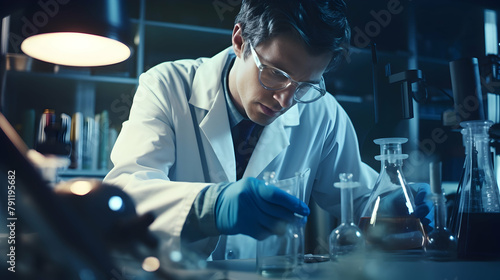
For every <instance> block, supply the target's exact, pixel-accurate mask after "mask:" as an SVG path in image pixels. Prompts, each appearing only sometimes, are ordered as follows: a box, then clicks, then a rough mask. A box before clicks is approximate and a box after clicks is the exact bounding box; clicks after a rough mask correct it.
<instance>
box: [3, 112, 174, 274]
mask: <svg viewBox="0 0 500 280" xmlns="http://www.w3.org/2000/svg"><path fill="white" fill-rule="evenodd" d="M28 152H29V150H28V148H27V147H26V145H25V144H24V142H23V141H22V139H21V138H20V137H19V135H18V134H17V133H16V131H15V130H14V128H13V127H12V126H11V125H10V123H9V122H8V121H7V119H6V118H5V117H4V116H3V114H1V113H0V171H1V173H0V174H2V175H0V179H1V180H2V182H6V183H8V189H9V190H10V191H11V193H9V196H8V197H7V192H2V193H0V198H1V199H2V201H7V200H8V199H9V200H10V201H13V202H14V203H15V207H12V208H13V209H12V211H11V212H9V216H8V217H6V216H4V215H6V214H3V213H4V212H2V213H0V217H2V218H4V219H8V220H9V221H10V223H11V224H12V228H14V226H15V245H14V244H11V245H9V246H14V247H9V249H12V248H14V249H13V250H12V251H14V250H15V257H11V259H12V264H15V269H16V276H17V277H19V279H55V280H59V279H64V280H66V279H96V280H100V279H119V277H124V276H123V269H124V268H125V267H126V268H127V269H129V272H127V273H129V275H133V276H137V277H139V278H141V279H174V278H175V277H174V274H173V272H171V271H170V270H169V269H170V268H171V267H170V263H162V266H161V267H160V268H158V270H156V271H154V272H148V271H145V270H144V269H143V267H142V266H141V264H143V260H145V257H146V256H151V257H153V256H155V254H157V253H158V252H157V250H154V249H152V248H153V247H156V239H154V238H153V237H152V236H151V235H150V233H149V231H148V226H149V224H150V223H151V222H152V220H153V219H154V218H153V217H152V216H151V215H149V214H145V215H137V214H136V212H135V206H134V205H133V203H132V200H131V199H130V198H129V197H128V196H127V195H126V194H125V193H124V192H123V191H121V190H120V189H118V188H116V187H112V186H106V185H102V184H100V183H98V182H91V181H83V180H82V181H75V182H71V183H68V185H66V186H61V187H60V189H59V191H58V192H57V193H56V192H55V191H54V190H53V188H52V186H50V185H49V184H48V182H47V181H46V180H45V179H44V178H43V177H42V174H41V173H40V171H39V170H38V169H37V168H36V167H35V166H34V165H33V163H32V162H31V160H30V159H29V157H28ZM7 179H8V180H7ZM77 182H78V183H77ZM75 183H76V185H75ZM3 186H4V185H3V184H2V188H3ZM5 189H7V186H6V187H5ZM4 196H5V197H4ZM13 231H14V229H13ZM5 244H7V242H6V240H4V235H1V239H0V249H2V251H3V249H4V246H5ZM116 254H118V255H119V256H122V257H123V256H124V259H120V260H118V259H116V258H115V256H116ZM13 255H14V253H13ZM6 266H9V267H13V266H10V264H9V263H2V264H0V268H1V269H2V271H7V269H8V268H7V267H6ZM127 277H128V276H127ZM153 277H155V278H153ZM2 279H3V278H2Z"/></svg>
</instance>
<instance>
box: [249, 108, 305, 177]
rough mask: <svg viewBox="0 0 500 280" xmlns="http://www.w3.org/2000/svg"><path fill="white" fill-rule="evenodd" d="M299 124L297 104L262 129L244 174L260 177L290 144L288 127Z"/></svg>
mask: <svg viewBox="0 0 500 280" xmlns="http://www.w3.org/2000/svg"><path fill="white" fill-rule="evenodd" d="M297 125H299V110H298V106H297V105H295V106H294V107H292V108H290V109H289V110H288V111H287V112H286V113H285V114H283V115H282V116H281V117H279V118H277V119H276V120H275V121H274V122H272V123H271V124H269V125H267V126H266V127H265V128H264V130H263V131H262V134H261V136H260V139H259V141H258V142H257V145H256V146H255V149H254V151H253V154H252V157H251V158H250V161H249V162H248V166H247V169H246V171H245V173H244V175H243V176H244V177H258V176H259V174H260V173H261V172H262V171H264V170H266V167H267V166H268V165H269V163H271V162H272V161H273V160H274V159H275V158H276V157H277V156H278V155H279V154H280V153H281V152H282V151H283V150H284V149H285V148H286V147H288V146H289V145H290V141H289V138H290V131H289V130H288V129H287V127H290V126H297ZM269 171H272V170H269Z"/></svg>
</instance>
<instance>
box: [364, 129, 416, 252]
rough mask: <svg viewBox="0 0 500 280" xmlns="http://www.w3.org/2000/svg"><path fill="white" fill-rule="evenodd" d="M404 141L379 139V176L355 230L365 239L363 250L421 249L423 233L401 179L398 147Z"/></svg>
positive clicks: (400, 157)
mask: <svg viewBox="0 0 500 280" xmlns="http://www.w3.org/2000/svg"><path fill="white" fill-rule="evenodd" d="M407 141H408V139H406V138H381V139H376V140H374V142H375V144H378V145H380V155H379V156H376V157H375V159H377V160H380V162H381V170H380V175H379V177H378V179H377V181H376V183H375V186H374V188H373V190H372V193H371V195H370V198H369V199H368V202H367V204H366V206H365V209H364V210H363V212H362V214H361V219H360V222H359V227H360V228H361V230H362V232H363V234H364V235H365V240H366V245H367V248H372V249H379V250H384V251H394V250H410V249H422V248H423V246H424V243H425V232H424V228H423V226H422V223H421V222H420V219H419V218H417V217H416V216H415V210H416V207H415V201H414V199H413V194H412V191H411V188H410V187H409V186H408V184H407V183H406V179H405V177H404V175H403V171H402V165H403V159H406V158H408V155H406V154H402V150H401V145H402V144H403V143H406V142H407Z"/></svg>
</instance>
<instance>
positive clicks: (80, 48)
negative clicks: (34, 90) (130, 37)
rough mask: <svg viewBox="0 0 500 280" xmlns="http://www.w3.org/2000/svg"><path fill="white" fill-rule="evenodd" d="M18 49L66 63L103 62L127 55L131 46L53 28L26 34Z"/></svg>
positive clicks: (101, 63)
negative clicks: (49, 30)
mask: <svg viewBox="0 0 500 280" xmlns="http://www.w3.org/2000/svg"><path fill="white" fill-rule="evenodd" d="M21 49H22V51H23V52H24V53H26V54H27V55H29V56H31V57H33V58H36V59H39V60H42V61H46V62H50V63H54V64H59V65H67V66H82V67H89V66H104V65H109V64H115V63H119V62H122V61H124V60H126V59H127V58H129V57H130V48H129V47H128V46H127V45H125V44H123V43H121V42H119V41H116V40H113V39H110V38H107V37H103V36H98V35H92V34H86V33H78V32H54V33H44V34H38V35H34V36H31V37H28V38H26V40H24V41H23V43H22V44H21Z"/></svg>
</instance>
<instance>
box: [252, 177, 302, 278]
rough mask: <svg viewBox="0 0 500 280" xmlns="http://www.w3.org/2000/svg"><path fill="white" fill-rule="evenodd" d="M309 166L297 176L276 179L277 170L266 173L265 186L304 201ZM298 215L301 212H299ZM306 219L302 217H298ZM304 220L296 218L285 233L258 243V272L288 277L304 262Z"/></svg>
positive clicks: (265, 274) (266, 275) (270, 275)
mask: <svg viewBox="0 0 500 280" xmlns="http://www.w3.org/2000/svg"><path fill="white" fill-rule="evenodd" d="M308 174H309V169H307V170H306V171H304V172H303V173H296V174H295V177H292V178H288V179H284V180H277V178H276V174H275V172H265V173H264V180H265V181H266V185H273V186H275V187H277V188H279V189H281V190H283V191H285V192H287V193H289V194H291V195H293V196H295V197H297V198H299V199H301V200H303V193H304V187H305V186H304V183H305V180H306V177H307V176H308ZM296 215H297V216H298V214H296ZM298 218H303V217H298ZM304 243H305V242H304V223H303V221H302V220H301V219H297V221H296V222H294V223H289V224H287V225H286V230H285V233H284V234H282V235H271V236H269V237H268V238H266V239H264V240H261V241H258V242H257V272H258V273H259V274H261V275H262V276H265V277H277V276H285V275H287V274H288V273H290V272H291V271H293V270H294V269H295V267H297V266H298V265H300V264H302V263H303V261H304Z"/></svg>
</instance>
